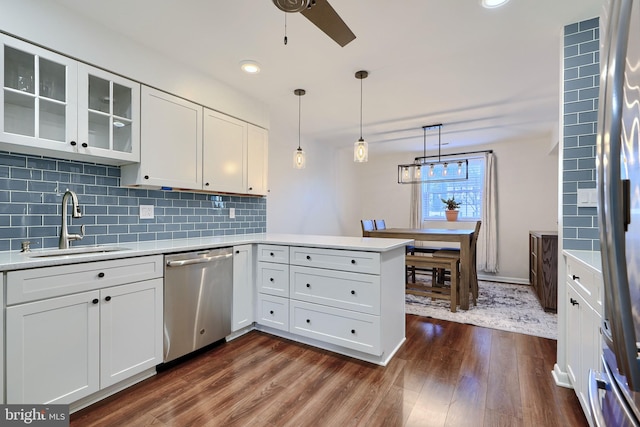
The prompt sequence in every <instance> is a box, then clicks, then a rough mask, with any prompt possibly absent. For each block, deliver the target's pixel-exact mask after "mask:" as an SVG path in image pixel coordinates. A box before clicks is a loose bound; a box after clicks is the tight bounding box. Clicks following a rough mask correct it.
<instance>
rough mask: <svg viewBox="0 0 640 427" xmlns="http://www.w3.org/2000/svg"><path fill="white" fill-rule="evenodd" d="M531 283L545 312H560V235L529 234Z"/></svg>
mask: <svg viewBox="0 0 640 427" xmlns="http://www.w3.org/2000/svg"><path fill="white" fill-rule="evenodd" d="M529 283H530V284H531V286H533V289H534V290H535V292H536V295H538V299H539V300H540V304H541V305H542V308H544V310H545V311H553V312H556V311H557V310H558V233H557V232H555V231H530V232H529Z"/></svg>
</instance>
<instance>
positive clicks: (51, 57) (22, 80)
mask: <svg viewBox="0 0 640 427" xmlns="http://www.w3.org/2000/svg"><path fill="white" fill-rule="evenodd" d="M0 40H1V41H2V42H3V43H2V49H3V52H2V56H1V59H2V62H3V66H2V70H3V73H4V78H3V88H2V95H1V96H2V102H0V105H1V107H0V108H2V110H3V111H2V133H3V135H5V138H4V139H5V140H8V141H10V142H14V141H15V142H19V143H21V144H27V145H35V146H44V147H46V146H48V145H49V146H50V145H52V142H53V143H55V142H57V143H61V144H64V146H65V147H67V146H68V145H69V143H70V141H71V140H73V139H75V132H74V129H75V111H76V110H75V99H74V98H75V76H76V74H75V73H76V69H75V62H74V61H72V60H71V59H69V58H65V57H63V56H60V55H57V54H55V53H53V52H49V51H47V50H44V49H40V48H38V47H36V46H32V45H30V44H27V43H24V42H22V41H19V40H15V39H12V38H10V37H6V36H2V38H0ZM69 82H73V83H72V85H73V87H71V88H70V87H69ZM53 145H58V144H53Z"/></svg>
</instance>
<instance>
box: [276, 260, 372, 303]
mask: <svg viewBox="0 0 640 427" xmlns="http://www.w3.org/2000/svg"><path fill="white" fill-rule="evenodd" d="M289 283H290V292H289V296H290V297H291V298H293V299H298V300H302V301H307V302H312V303H318V304H324V305H328V306H331V307H338V308H344V309H347V310H355V311H359V312H361V313H368V314H380V276H374V275H371V274H361V273H351V272H346V271H337V270H323V269H319V268H309V267H300V266H296V265H292V266H291V267H290V278H289Z"/></svg>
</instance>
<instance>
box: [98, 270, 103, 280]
mask: <svg viewBox="0 0 640 427" xmlns="http://www.w3.org/2000/svg"><path fill="white" fill-rule="evenodd" d="M98 277H99V278H101V279H102V278H103V277H104V273H103V272H102V271H101V272H100V273H98Z"/></svg>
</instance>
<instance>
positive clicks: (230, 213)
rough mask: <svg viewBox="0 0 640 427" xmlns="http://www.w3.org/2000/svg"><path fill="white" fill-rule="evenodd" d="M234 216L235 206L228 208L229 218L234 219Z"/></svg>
mask: <svg viewBox="0 0 640 427" xmlns="http://www.w3.org/2000/svg"><path fill="white" fill-rule="evenodd" d="M235 217H236V208H229V218H231V219H234V218H235Z"/></svg>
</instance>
